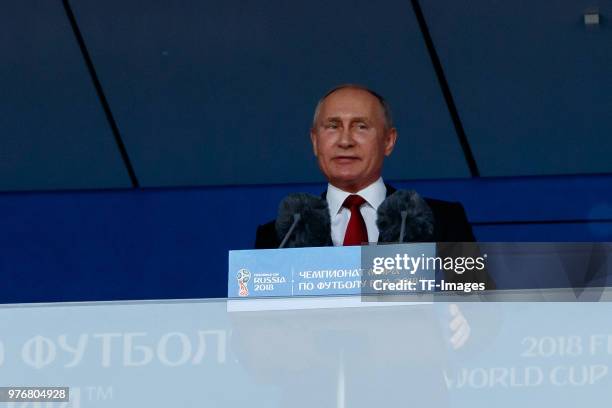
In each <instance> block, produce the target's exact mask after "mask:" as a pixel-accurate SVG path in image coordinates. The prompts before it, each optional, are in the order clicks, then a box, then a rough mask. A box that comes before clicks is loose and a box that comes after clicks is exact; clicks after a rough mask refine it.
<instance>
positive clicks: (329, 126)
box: [325, 123, 338, 129]
mask: <svg viewBox="0 0 612 408" xmlns="http://www.w3.org/2000/svg"><path fill="white" fill-rule="evenodd" d="M325 129H338V125H337V124H335V123H328V124H327V125H325Z"/></svg>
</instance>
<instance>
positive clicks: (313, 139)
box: [310, 129, 318, 157]
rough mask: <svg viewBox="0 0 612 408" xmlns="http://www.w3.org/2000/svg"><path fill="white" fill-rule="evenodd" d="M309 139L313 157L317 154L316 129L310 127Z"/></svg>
mask: <svg viewBox="0 0 612 408" xmlns="http://www.w3.org/2000/svg"><path fill="white" fill-rule="evenodd" d="M310 141H311V142H312V152H313V153H314V155H315V157H317V156H318V147H317V133H316V130H314V129H310Z"/></svg>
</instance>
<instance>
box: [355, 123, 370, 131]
mask: <svg viewBox="0 0 612 408" xmlns="http://www.w3.org/2000/svg"><path fill="white" fill-rule="evenodd" d="M357 128H359V129H362V130H363V129H367V128H368V125H366V124H365V123H358V124H357Z"/></svg>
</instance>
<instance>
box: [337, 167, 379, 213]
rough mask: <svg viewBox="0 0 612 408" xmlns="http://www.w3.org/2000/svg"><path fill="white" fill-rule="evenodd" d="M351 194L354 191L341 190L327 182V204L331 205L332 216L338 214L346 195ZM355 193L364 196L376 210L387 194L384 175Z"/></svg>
mask: <svg viewBox="0 0 612 408" xmlns="http://www.w3.org/2000/svg"><path fill="white" fill-rule="evenodd" d="M351 194H353V193H349V192H346V191H344V190H340V189H339V188H338V187H336V186H334V185H332V184H327V195H326V198H327V205H328V206H329V213H330V214H331V215H332V216H333V215H336V214H338V212H339V211H340V208H341V207H342V203H344V200H346V197H348V196H350V195H351ZM354 194H358V195H360V196H362V197H363V198H364V199H365V200H366V202H367V203H368V204H369V205H370V206H371V207H372V208H374V209H375V210H376V209H378V206H379V205H381V204H382V202H383V201H384V200H385V197H386V195H387V187H386V186H385V183H384V182H383V179H382V177H379V178H378V180H376V181H375V182H374V183H372V184H370V185H369V186H367V187H366V188H364V189H363V190H359V191H358V192H356V193H354Z"/></svg>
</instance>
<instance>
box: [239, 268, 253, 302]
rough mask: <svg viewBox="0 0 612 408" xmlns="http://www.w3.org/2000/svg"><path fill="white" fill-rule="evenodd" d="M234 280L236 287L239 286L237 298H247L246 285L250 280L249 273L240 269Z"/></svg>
mask: <svg viewBox="0 0 612 408" xmlns="http://www.w3.org/2000/svg"><path fill="white" fill-rule="evenodd" d="M236 279H237V280H238V286H240V290H239V291H238V296H249V287H248V283H249V280H251V272H250V271H249V270H248V269H240V270H239V271H238V275H236Z"/></svg>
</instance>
